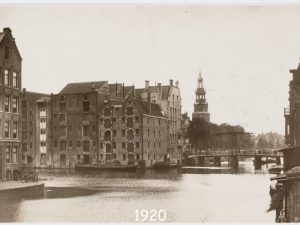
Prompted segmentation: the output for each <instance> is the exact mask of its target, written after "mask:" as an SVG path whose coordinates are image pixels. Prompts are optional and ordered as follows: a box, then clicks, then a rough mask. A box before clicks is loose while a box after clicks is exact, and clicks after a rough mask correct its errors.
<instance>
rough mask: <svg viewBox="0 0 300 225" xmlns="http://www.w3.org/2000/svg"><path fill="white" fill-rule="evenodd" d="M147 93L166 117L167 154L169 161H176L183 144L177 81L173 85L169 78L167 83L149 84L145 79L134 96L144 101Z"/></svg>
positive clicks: (179, 156)
mask: <svg viewBox="0 0 300 225" xmlns="http://www.w3.org/2000/svg"><path fill="white" fill-rule="evenodd" d="M148 93H150V99H151V102H153V103H156V104H158V105H159V107H160V109H161V111H162V113H163V114H164V115H165V116H166V117H167V119H168V147H167V149H168V154H169V155H170V160H171V161H178V160H180V159H181V155H182V146H183V138H182V127H181V125H182V121H181V109H182V105H181V95H180V89H179V82H178V81H177V82H176V83H175V85H174V84H173V80H170V83H169V85H161V83H157V85H155V86H150V85H149V81H146V83H145V87H144V88H141V89H136V97H137V98H139V99H142V100H144V101H147V98H148Z"/></svg>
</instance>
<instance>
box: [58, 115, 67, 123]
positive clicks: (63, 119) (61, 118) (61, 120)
mask: <svg viewBox="0 0 300 225" xmlns="http://www.w3.org/2000/svg"><path fill="white" fill-rule="evenodd" d="M59 121H60V122H63V121H66V114H59Z"/></svg>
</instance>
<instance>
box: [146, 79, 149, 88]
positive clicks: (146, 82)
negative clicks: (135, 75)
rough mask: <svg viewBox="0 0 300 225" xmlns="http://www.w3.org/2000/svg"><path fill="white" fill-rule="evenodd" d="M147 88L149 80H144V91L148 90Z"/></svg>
mask: <svg viewBox="0 0 300 225" xmlns="http://www.w3.org/2000/svg"><path fill="white" fill-rule="evenodd" d="M148 88H149V80H145V89H146V90H148Z"/></svg>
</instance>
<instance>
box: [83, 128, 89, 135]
mask: <svg viewBox="0 0 300 225" xmlns="http://www.w3.org/2000/svg"><path fill="white" fill-rule="evenodd" d="M88 133H89V126H88V125H83V131H82V135H83V136H84V137H86V136H88V135H89V134H88Z"/></svg>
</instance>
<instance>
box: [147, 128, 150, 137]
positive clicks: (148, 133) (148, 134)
mask: <svg viewBox="0 0 300 225" xmlns="http://www.w3.org/2000/svg"><path fill="white" fill-rule="evenodd" d="M147 136H148V137H149V136H150V132H149V129H148V130H147Z"/></svg>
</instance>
